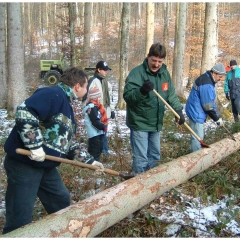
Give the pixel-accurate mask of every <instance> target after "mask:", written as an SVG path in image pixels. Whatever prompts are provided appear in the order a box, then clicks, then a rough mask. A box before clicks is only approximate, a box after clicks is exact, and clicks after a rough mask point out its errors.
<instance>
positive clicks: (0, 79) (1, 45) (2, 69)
mask: <svg viewBox="0 0 240 240" xmlns="http://www.w3.org/2000/svg"><path fill="white" fill-rule="evenodd" d="M6 6H7V4H6V3H0V22H1V23H2V24H1V27H0V56H1V58H0V84H1V87H0V107H6V102H7V75H6V9H7V8H6Z"/></svg>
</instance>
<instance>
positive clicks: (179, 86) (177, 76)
mask: <svg viewBox="0 0 240 240" xmlns="http://www.w3.org/2000/svg"><path fill="white" fill-rule="evenodd" d="M186 19H187V3H183V2H181V3H179V15H178V20H177V22H178V24H177V25H178V31H177V34H176V35H175V36H176V39H175V44H176V46H177V47H176V49H177V54H176V55H175V57H176V59H175V64H174V68H173V72H174V73H173V76H174V78H173V83H174V85H175V88H176V93H177V95H178V96H179V97H182V98H184V91H183V78H184V55H185V39H186V33H185V29H186Z"/></svg>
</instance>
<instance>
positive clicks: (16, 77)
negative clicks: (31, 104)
mask: <svg viewBox="0 0 240 240" xmlns="http://www.w3.org/2000/svg"><path fill="white" fill-rule="evenodd" d="M21 5H22V3H7V42H8V44H7V50H8V61H7V66H8V106H7V109H8V114H9V115H10V116H14V114H15V112H16V108H17V106H18V105H19V104H20V103H21V102H22V101H23V100H24V99H25V98H26V84H25V78H24V48H23V38H22V36H23V32H22V9H21Z"/></svg>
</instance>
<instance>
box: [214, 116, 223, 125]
mask: <svg viewBox="0 0 240 240" xmlns="http://www.w3.org/2000/svg"><path fill="white" fill-rule="evenodd" d="M215 123H216V124H217V125H218V126H220V127H221V126H223V120H222V118H219V119H218V120H217V121H216V122H215Z"/></svg>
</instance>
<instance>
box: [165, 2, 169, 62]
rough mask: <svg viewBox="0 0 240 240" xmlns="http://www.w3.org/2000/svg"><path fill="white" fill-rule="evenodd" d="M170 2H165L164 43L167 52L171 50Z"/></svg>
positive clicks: (166, 60)
mask: <svg viewBox="0 0 240 240" xmlns="http://www.w3.org/2000/svg"><path fill="white" fill-rule="evenodd" d="M169 18H170V16H169V3H168V2H165V3H164V28H163V44H164V46H165V47H166V50H167V53H168V52H169V51H168V50H169V30H168V28H169ZM165 62H166V65H168V54H167V56H166V59H165Z"/></svg>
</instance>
